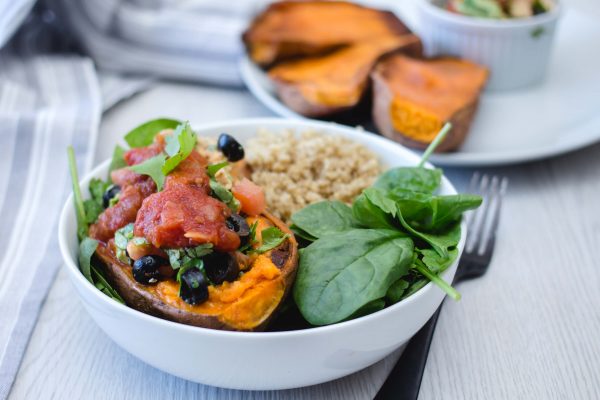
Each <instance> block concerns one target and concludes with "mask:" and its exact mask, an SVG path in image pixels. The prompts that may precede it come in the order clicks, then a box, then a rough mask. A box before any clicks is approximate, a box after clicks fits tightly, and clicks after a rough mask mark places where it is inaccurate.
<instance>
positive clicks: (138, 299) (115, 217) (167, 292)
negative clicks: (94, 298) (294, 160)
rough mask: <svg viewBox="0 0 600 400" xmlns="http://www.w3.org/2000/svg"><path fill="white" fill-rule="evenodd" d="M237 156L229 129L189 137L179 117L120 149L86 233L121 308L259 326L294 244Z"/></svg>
mask: <svg viewBox="0 0 600 400" xmlns="http://www.w3.org/2000/svg"><path fill="white" fill-rule="evenodd" d="M216 149H218V150H216ZM243 156H244V152H243V148H242V146H241V145H240V144H239V143H238V142H237V141H236V140H235V139H233V138H232V137H231V136H229V135H226V134H223V135H221V137H220V138H219V141H218V143H217V144H216V145H214V144H211V145H208V146H206V145H204V144H198V143H197V138H196V137H195V134H194V133H193V131H191V129H189V126H186V125H184V124H182V125H180V126H178V128H177V129H175V131H172V130H167V131H163V132H161V133H159V134H157V135H156V136H155V137H154V140H153V142H152V143H151V144H149V145H147V146H141V147H137V148H133V149H131V150H129V151H127V152H126V153H125V154H124V156H123V160H124V161H125V162H126V163H127V164H128V166H126V167H123V168H120V169H116V170H114V171H112V173H111V180H112V182H113V185H112V186H110V187H109V188H107V190H106V191H105V192H104V194H103V196H102V197H103V199H102V200H103V203H104V204H103V207H104V208H105V209H104V210H103V211H102V212H101V213H100V214H99V215H98V217H97V219H96V220H95V222H94V223H93V224H92V225H91V226H90V228H89V236H90V238H92V239H93V240H96V241H97V247H96V249H95V255H96V257H95V260H96V261H97V262H98V264H99V265H100V267H101V269H102V270H103V272H104V274H105V277H106V281H107V282H108V284H110V286H111V288H112V289H111V290H114V291H116V293H117V294H118V295H119V296H120V298H122V299H123V300H124V302H125V303H126V304H127V305H128V306H130V307H132V308H135V309H137V310H139V311H142V312H144V313H147V314H151V315H155V316H157V317H160V318H164V319H168V320H171V321H176V322H180V323H184V324H188V325H195V326H201V327H206V328H214V329H226V330H243V331H251V330H261V329H264V327H265V326H266V324H267V323H268V322H269V320H270V319H271V318H272V317H273V315H274V314H275V313H276V311H277V309H278V307H279V306H280V305H281V304H282V302H283V300H284V299H285V297H286V296H287V294H288V292H289V290H290V288H291V286H292V284H293V280H294V277H295V275H296V267H297V262H298V252H297V243H296V241H295V239H294V236H293V234H292V232H291V231H290V230H289V229H288V227H287V226H286V225H285V224H284V223H283V222H282V221H280V220H278V219H277V218H275V217H274V216H272V215H271V214H269V212H268V211H267V210H266V204H265V201H264V195H263V193H262V190H261V189H260V188H259V187H258V186H256V185H255V184H254V183H252V182H251V181H249V180H248V179H246V178H245V177H244V176H243V174H244V171H245V168H244V163H243Z"/></svg>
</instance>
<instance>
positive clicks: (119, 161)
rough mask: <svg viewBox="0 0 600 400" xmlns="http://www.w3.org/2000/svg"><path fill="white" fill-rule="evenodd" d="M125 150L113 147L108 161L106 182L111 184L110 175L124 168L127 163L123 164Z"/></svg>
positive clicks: (117, 146)
mask: <svg viewBox="0 0 600 400" xmlns="http://www.w3.org/2000/svg"><path fill="white" fill-rule="evenodd" d="M125 151H126V150H125V149H124V148H123V147H121V146H119V145H116V146H115V149H114V150H113V154H112V158H111V160H110V166H109V167H108V180H110V181H111V182H112V179H111V177H110V173H111V172H113V171H114V170H117V169H121V168H125V167H126V166H127V163H126V162H125Z"/></svg>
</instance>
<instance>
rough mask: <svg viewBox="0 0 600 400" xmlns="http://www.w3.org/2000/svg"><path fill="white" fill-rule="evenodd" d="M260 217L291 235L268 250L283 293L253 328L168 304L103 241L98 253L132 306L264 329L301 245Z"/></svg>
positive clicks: (165, 315) (288, 283) (207, 323)
mask: <svg viewBox="0 0 600 400" xmlns="http://www.w3.org/2000/svg"><path fill="white" fill-rule="evenodd" d="M261 217H262V218H265V219H266V220H268V221H269V222H270V224H272V225H273V226H276V227H278V228H279V229H281V230H282V231H283V232H285V233H287V234H288V235H289V237H288V239H286V240H285V241H284V242H283V243H282V244H281V245H280V246H278V247H277V248H276V249H273V250H271V251H270V253H268V255H269V257H270V259H271V261H272V263H273V264H274V265H276V266H277V268H279V269H280V271H281V278H282V280H283V285H284V292H283V295H282V297H281V299H280V300H279V303H278V304H277V306H276V307H275V308H274V309H273V311H272V312H271V313H270V314H269V315H267V316H265V318H263V319H262V320H261V321H260V323H259V324H257V325H255V326H251V327H249V326H236V325H235V324H232V323H231V322H230V321H227V320H224V319H223V318H220V316H219V314H215V313H213V314H208V313H205V314H203V313H199V312H196V311H194V312H191V311H188V310H186V309H182V308H178V307H176V306H174V305H171V304H167V303H166V302H164V301H163V300H162V299H161V298H160V297H159V296H158V295H157V294H156V293H155V292H154V291H153V290H149V287H148V286H145V285H142V284H140V283H138V282H137V281H135V280H134V279H133V276H132V273H131V266H130V265H127V264H124V263H122V262H120V261H119V260H117V259H116V258H115V256H114V254H113V253H112V252H111V250H110V248H109V246H108V245H105V244H101V245H100V246H99V247H98V249H97V250H96V255H97V257H98V259H99V261H100V263H101V265H102V267H103V269H104V271H105V273H106V276H107V279H108V281H109V282H110V284H111V285H112V286H113V287H114V288H115V290H116V291H117V292H118V293H119V294H120V295H121V297H122V298H123V299H124V300H125V303H126V304H127V305H128V306H129V307H131V308H134V309H136V310H138V311H141V312H143V313H145V314H149V315H153V316H156V317H159V318H162V319H166V320H170V321H174V322H179V323H182V324H186V325H193V326H199V327H204V328H211V329H221V330H243V331H261V330H264V328H265V327H266V326H267V324H268V323H269V321H270V320H271V319H272V317H273V316H274V315H275V314H276V313H277V310H278V309H279V307H280V306H281V304H282V303H283V301H284V300H285V298H286V297H287V295H288V293H289V292H290V290H291V288H292V284H293V282H294V279H295V276H296V269H297V265H298V245H297V242H296V240H295V238H294V235H293V233H292V232H291V231H290V230H289V228H288V227H287V226H286V225H285V224H284V223H283V222H282V221H280V220H279V219H277V218H275V217H274V216H272V215H271V214H269V213H267V212H265V213H264V214H263V215H262V216H261ZM242 325H243V324H242Z"/></svg>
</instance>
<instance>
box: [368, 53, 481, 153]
mask: <svg viewBox="0 0 600 400" xmlns="http://www.w3.org/2000/svg"><path fill="white" fill-rule="evenodd" d="M391 57H393V56H391ZM384 61H385V60H384ZM381 67H382V65H381V64H380V65H378V67H377V68H375V69H374V70H373V72H372V73H371V80H372V83H373V108H372V117H373V121H374V123H375V126H376V127H377V130H378V131H379V132H380V133H381V134H382V135H384V136H386V137H388V138H390V139H392V140H394V141H396V142H398V143H400V144H402V145H405V146H407V147H411V148H416V149H425V148H427V146H428V145H429V143H428V142H422V141H417V140H414V139H412V138H411V137H409V136H407V135H406V134H405V133H403V132H399V131H398V130H396V129H395V128H394V124H393V122H392V117H391V113H390V107H391V105H392V101H393V99H394V94H393V92H392V89H391V88H390V87H389V85H388V83H387V81H386V78H385V76H384V74H383V73H382V68H381ZM478 103H479V96H478V95H477V96H474V97H473V99H472V101H470V102H468V103H466V104H465V105H464V106H463V107H462V108H460V109H458V110H456V111H455V112H454V113H452V115H451V117H450V118H448V119H447V120H446V121H444V122H450V123H451V124H452V129H451V130H450V132H449V133H448V135H447V136H446V138H445V139H444V140H443V141H442V142H441V143H440V144H439V145H438V147H437V149H436V152H440V153H441V152H449V151H453V150H456V149H457V148H458V147H460V146H461V145H462V143H463V142H464V140H465V138H466V136H467V134H468V132H469V129H470V126H471V122H472V121H473V118H474V117H475V113H476V112H477V107H478Z"/></svg>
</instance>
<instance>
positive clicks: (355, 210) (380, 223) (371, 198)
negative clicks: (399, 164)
mask: <svg viewBox="0 0 600 400" xmlns="http://www.w3.org/2000/svg"><path fill="white" fill-rule="evenodd" d="M352 215H353V216H354V218H355V219H356V220H357V221H359V223H360V224H361V225H363V226H366V227H369V228H382V229H395V224H394V217H395V215H396V204H395V203H394V202H393V201H391V200H389V199H387V198H386V197H385V195H384V194H382V192H381V191H380V190H379V189H376V188H369V189H365V190H364V191H363V192H362V193H361V194H360V195H359V196H358V197H357V198H356V200H354V203H353V204H352Z"/></svg>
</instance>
